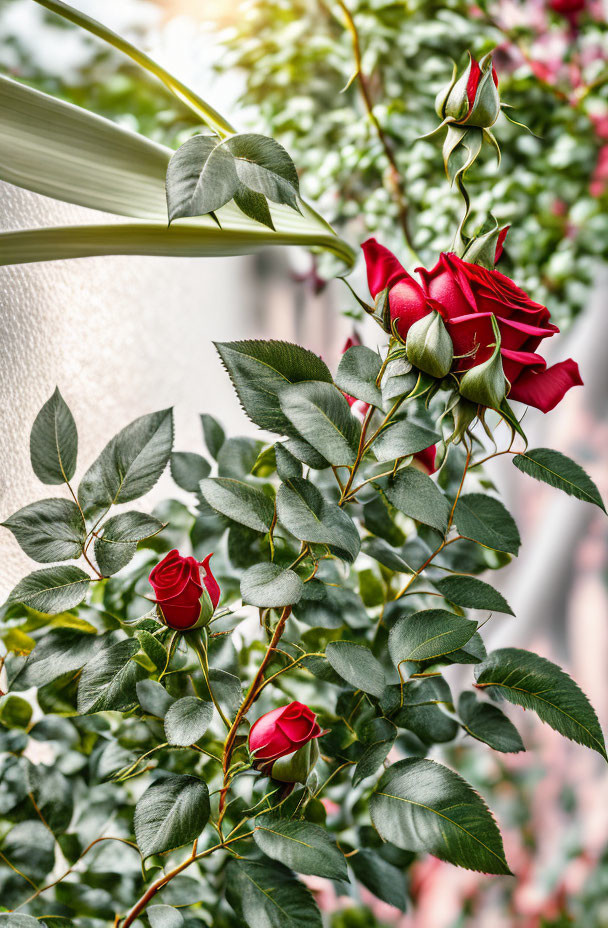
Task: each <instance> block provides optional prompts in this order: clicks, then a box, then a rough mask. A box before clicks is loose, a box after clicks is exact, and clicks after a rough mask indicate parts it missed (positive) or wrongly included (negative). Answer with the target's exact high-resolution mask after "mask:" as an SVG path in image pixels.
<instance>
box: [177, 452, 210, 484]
mask: <svg viewBox="0 0 608 928" xmlns="http://www.w3.org/2000/svg"><path fill="white" fill-rule="evenodd" d="M210 473H211V465H210V464H209V461H206V460H205V458H204V457H203V456H202V455H200V454H194V453H193V452H191V451H174V452H173V454H172V455H171V476H172V477H173V479H174V480H175V482H176V484H177V485H178V487H181V488H182V490H187V492H188V493H198V485H199V483H200V482H201V480H203V479H204V478H205V477H208V476H209V474H210Z"/></svg>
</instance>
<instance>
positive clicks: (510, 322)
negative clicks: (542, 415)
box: [363, 239, 582, 412]
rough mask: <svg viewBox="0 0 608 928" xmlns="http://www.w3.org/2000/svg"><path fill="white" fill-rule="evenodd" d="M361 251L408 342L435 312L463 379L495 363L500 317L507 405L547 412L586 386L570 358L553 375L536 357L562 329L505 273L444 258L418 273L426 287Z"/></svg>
mask: <svg viewBox="0 0 608 928" xmlns="http://www.w3.org/2000/svg"><path fill="white" fill-rule="evenodd" d="M497 246H498V243H497ZM363 251H364V254H365V260H366V262H367V276H368V281H369V286H370V290H371V292H372V295H375V293H377V292H379V291H381V290H382V289H384V288H388V298H389V305H390V313H391V321H392V323H393V325H394V327H395V329H396V331H397V333H398V334H399V336H400V337H401V339H402V340H403V341H406V339H407V334H408V332H409V329H410V328H411V326H412V325H413V324H414V323H415V322H417V321H418V320H419V319H423V318H424V317H425V316H427V315H428V314H429V313H430V312H431V311H432V310H434V309H437V311H438V312H439V313H440V315H441V318H442V320H443V323H444V325H445V328H446V330H447V333H448V335H449V336H450V339H451V341H452V346H453V351H454V359H453V362H452V371H454V372H455V373H462V374H464V373H465V371H468V370H469V369H470V368H472V367H476V366H477V365H479V364H483V363H484V362H485V361H488V360H489V359H490V358H491V357H492V356H493V354H494V350H495V346H496V337H495V334H494V328H493V325H492V317H493V316H494V317H495V318H496V323H497V325H498V329H499V332H500V358H501V361H502V367H503V371H504V375H505V377H506V378H507V380H508V382H509V383H510V385H511V389H510V391H509V394H508V398H509V401H511V400H517V401H519V402H521V403H527V404H528V405H529V406H535V407H536V408H537V409H541V410H542V411H543V412H549V410H551V409H553V408H554V407H555V406H557V404H558V403H559V402H561V400H562V399H563V397H564V395H565V394H566V393H567V391H568V390H569V389H570V388H571V387H574V386H576V385H578V384H582V380H581V377H580V374H579V370H578V365H577V364H576V362H575V361H573V360H572V359H571V358H569V359H568V360H567V361H562V362H560V363H559V364H555V365H553V367H550V368H547V365H546V362H545V360H544V358H542V357H541V356H540V355H539V354H537V353H536V349H537V348H538V346H539V345H540V343H541V342H542V340H543V339H544V338H547V337H549V336H551V335H554V334H555V333H556V332H559V329H558V328H557V326H556V325H553V323H552V322H551V321H550V318H551V317H550V313H549V310H548V309H547V307H546V306H543V305H542V304H540V303H535V302H534V301H533V300H531V299H530V297H529V296H528V294H527V293H525V292H524V291H523V290H521V289H520V287H518V286H517V285H516V284H515V283H514V282H513V281H512V280H510V278H508V277H506V276H505V275H504V274H501V273H500V271H496V270H489V269H488V268H484V267H481V266H480V265H478V264H472V263H470V262H469V261H464V260H463V259H462V258H459V257H457V255H454V254H442V255H441V256H440V258H439V261H438V262H437V264H436V265H435V267H434V268H433V269H432V270H430V271H428V270H426V269H425V268H418V269H417V270H418V273H419V274H420V277H421V279H422V285H420V284H419V283H418V282H417V281H416V280H414V279H413V278H412V277H411V276H410V275H409V274H408V273H407V271H406V270H405V269H404V268H403V267H402V266H401V264H400V263H399V261H398V260H397V258H396V257H395V256H394V255H393V254H391V252H390V251H389V250H388V249H387V248H384V247H383V246H382V245H379V244H378V242H376V241H375V239H370V240H369V241H367V242H365V243H364V245H363ZM406 343H407V342H406ZM495 366H496V365H495Z"/></svg>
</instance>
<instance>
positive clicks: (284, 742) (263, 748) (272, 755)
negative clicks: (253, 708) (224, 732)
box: [249, 702, 325, 775]
mask: <svg viewBox="0 0 608 928" xmlns="http://www.w3.org/2000/svg"><path fill="white" fill-rule="evenodd" d="M324 734H325V732H324V731H323V729H322V728H321V726H320V725H319V724H318V722H317V717H316V715H315V713H314V712H313V711H312V709H309V708H308V706H305V705H303V703H301V702H291V703H290V704H289V705H288V706H281V707H280V708H279V709H273V710H272V711H271V712H266V714H265V715H262V716H260V718H259V719H258V720H257V721H256V722H254V723H253V725H252V726H251V731H250V732H249V751H250V753H251V755H252V757H253V764H254V766H255V767H257V768H258V769H259V770H262V772H263V773H266V774H268V775H269V774H270V770H271V768H272V765H273V764H274V762H275V761H276V760H278V759H279V758H280V757H286V756H287V755H288V754H293V753H294V752H296V751H298V750H299V749H300V748H303V747H304V746H305V745H307V744H308V743H309V742H311V741H315V740H316V739H317V738H320V737H321V735H324Z"/></svg>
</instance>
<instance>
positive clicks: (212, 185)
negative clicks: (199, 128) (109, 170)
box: [166, 133, 300, 229]
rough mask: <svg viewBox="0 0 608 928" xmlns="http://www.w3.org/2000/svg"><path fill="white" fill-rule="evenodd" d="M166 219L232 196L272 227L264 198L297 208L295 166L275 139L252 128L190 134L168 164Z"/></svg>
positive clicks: (213, 206)
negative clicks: (227, 133) (231, 132)
mask: <svg viewBox="0 0 608 928" xmlns="http://www.w3.org/2000/svg"><path fill="white" fill-rule="evenodd" d="M166 186H167V208H168V213H169V222H171V221H172V220H173V219H179V218H181V217H184V216H205V215H207V214H208V213H210V214H211V215H212V216H213V218H214V219H215V221H216V222H217V223H218V225H219V224H220V223H219V220H218V218H217V216H216V215H215V210H218V209H221V207H222V206H225V205H226V203H229V202H230V201H231V200H234V202H235V203H236V205H237V206H238V207H239V209H240V210H241V211H242V212H243V213H245V215H246V216H249V218H250V219H255V220H256V222H261V223H262V225H265V226H268V228H270V229H274V223H273V221H272V216H271V215H270V209H269V208H268V200H269V199H270V200H272V201H273V202H274V203H285V204H286V205H287V206H290V207H291V208H292V209H295V210H296V211H298V212H300V207H299V205H298V194H299V181H298V172H297V171H296V167H295V165H294V163H293V161H292V160H291V158H290V157H289V155H288V154H287V152H286V151H285V149H284V148H283V146H282V145H279V143H278V142H275V141H274V139H270V138H267V137H266V136H264V135H255V134H254V133H248V134H240V135H239V134H237V135H231V136H230V137H229V138H227V139H224V140H223V141H222V140H220V138H219V137H218V136H211V135H195V136H193V137H192V138H191V139H188V141H187V142H184V144H183V145H182V146H181V147H180V148H178V150H177V151H176V152H175V154H174V155H173V156H172V157H171V160H170V162H169V166H168V168H167V184H166Z"/></svg>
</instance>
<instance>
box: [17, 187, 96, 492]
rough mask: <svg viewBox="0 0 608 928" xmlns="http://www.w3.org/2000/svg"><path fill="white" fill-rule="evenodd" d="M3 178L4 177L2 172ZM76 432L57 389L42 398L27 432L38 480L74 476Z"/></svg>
mask: <svg viewBox="0 0 608 928" xmlns="http://www.w3.org/2000/svg"><path fill="white" fill-rule="evenodd" d="M3 179H5V180H8V178H6V177H5V176H4V174H3ZM77 455H78V433H77V431H76V423H75V422H74V417H73V416H72V413H71V412H70V410H69V409H68V407H67V405H66V402H65V400H64V399H63V397H62V395H61V393H60V392H59V387H56V388H55V392H54V393H53V395H52V396H51V398H50V399H49V400H47V401H46V403H45V404H44V406H43V407H42V409H41V410H40V412H39V413H38V415H37V416H36V418H35V420H34V424H33V426H32V431H31V433H30V460H31V462H32V468H33V469H34V473H35V474H36V476H37V477H38V479H39V480H41V481H42V483H46V484H51V485H55V484H59V483H67V482H68V480H71V479H72V477H73V476H74V471H75V470H76V458H77Z"/></svg>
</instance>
